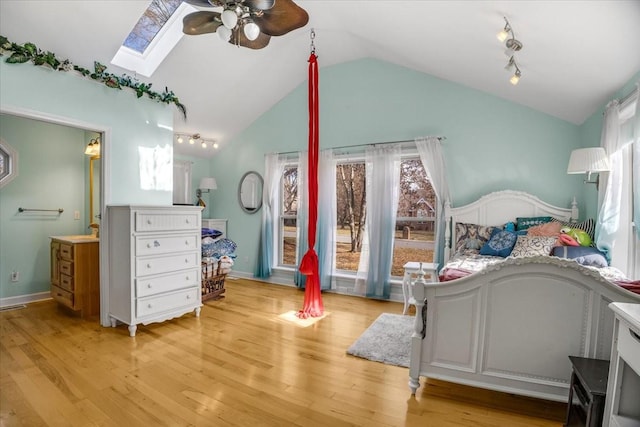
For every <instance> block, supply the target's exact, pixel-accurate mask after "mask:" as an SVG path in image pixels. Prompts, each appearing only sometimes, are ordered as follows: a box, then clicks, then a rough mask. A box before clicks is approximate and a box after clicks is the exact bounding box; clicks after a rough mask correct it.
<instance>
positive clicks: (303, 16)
mask: <svg viewBox="0 0 640 427" xmlns="http://www.w3.org/2000/svg"><path fill="white" fill-rule="evenodd" d="M254 21H255V23H256V24H258V26H259V27H260V31H262V32H263V33H265V34H268V35H270V36H281V35H283V34H287V33H288V32H289V31H293V30H295V29H296V28H301V27H304V26H305V25H307V22H309V15H308V14H307V11H306V10H304V9H303V8H301V7H300V6H298V5H297V4H295V3H294V2H293V1H292V0H277V1H276V3H275V5H274V7H273V8H271V9H269V10H265V11H264V14H263V15H262V16H260V17H255V18H254Z"/></svg>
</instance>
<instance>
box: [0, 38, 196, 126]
mask: <svg viewBox="0 0 640 427" xmlns="http://www.w3.org/2000/svg"><path fill="white" fill-rule="evenodd" d="M7 53H10V54H11V55H10V56H9V57H8V58H7V59H6V62H7V63H9V64H24V63H25V62H29V61H31V62H33V64H34V65H41V66H49V67H51V68H52V69H53V70H56V71H71V70H74V71H77V72H78V73H80V74H82V75H83V76H84V77H90V78H91V79H93V80H96V81H100V82H103V83H104V84H105V85H106V86H107V87H110V88H112V89H122V88H123V87H127V88H129V89H132V90H134V91H135V93H136V96H137V97H138V98H141V97H142V96H143V95H145V94H146V95H147V97H149V98H151V99H153V100H155V101H158V102H163V103H165V104H175V106H176V107H177V108H178V110H180V112H181V113H182V116H183V117H184V118H185V119H186V118H187V109H186V107H185V106H184V104H182V103H180V101H179V100H178V97H177V96H175V94H174V93H173V92H172V91H169V89H167V88H165V90H164V92H162V93H158V92H154V91H152V90H151V83H140V82H137V81H135V80H133V79H132V78H131V77H130V76H127V75H126V74H125V75H123V76H118V75H116V74H111V73H107V72H106V70H107V67H106V66H104V65H102V64H101V63H99V62H97V61H96V62H94V63H93V67H94V70H93V72H91V71H90V70H88V69H86V68H83V67H79V66H77V65H74V64H72V63H71V62H70V61H69V60H68V59H64V60H60V59H58V58H56V55H55V54H54V53H52V52H48V51H47V52H43V51H42V50H40V49H38V48H37V47H36V45H34V44H33V43H25V44H24V45H19V44H17V43H13V42H10V41H9V39H7V38H6V37H5V36H2V35H0V56H4V55H5V54H7Z"/></svg>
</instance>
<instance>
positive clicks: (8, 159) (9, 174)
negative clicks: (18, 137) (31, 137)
mask: <svg viewBox="0 0 640 427" xmlns="http://www.w3.org/2000/svg"><path fill="white" fill-rule="evenodd" d="M16 176H18V152H17V151H16V150H14V149H13V147H11V146H10V145H9V144H7V142H6V141H4V140H3V139H0V188H2V187H4V186H5V185H7V184H8V183H9V182H11V181H12V180H13V179H14V178H15V177H16Z"/></svg>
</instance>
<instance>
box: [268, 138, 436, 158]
mask: <svg viewBox="0 0 640 427" xmlns="http://www.w3.org/2000/svg"><path fill="white" fill-rule="evenodd" d="M436 138H437V139H438V141H444V140H446V139H447V137H446V136H437V137H436ZM416 139H417V138H414V139H405V140H402V141H384V142H368V143H366V144H356V145H346V146H344V147H332V149H333V150H345V149H348V148H357V147H366V146H369V145H373V146H375V145H385V144H404V143H408V142H415V141H416ZM299 152H300V150H297V151H284V152H282V153H277V154H295V153H299Z"/></svg>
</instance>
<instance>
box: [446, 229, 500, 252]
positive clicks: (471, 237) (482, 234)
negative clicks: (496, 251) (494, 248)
mask: <svg viewBox="0 0 640 427" xmlns="http://www.w3.org/2000/svg"><path fill="white" fill-rule="evenodd" d="M494 229H495V227H488V226H484V225H478V224H464V223H461V222H457V223H456V254H458V255H474V254H479V253H480V249H481V248H482V245H484V244H485V243H486V242H487V240H489V238H490V237H491V233H492V232H493V230H494Z"/></svg>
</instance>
